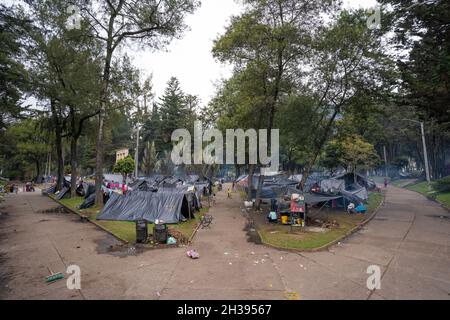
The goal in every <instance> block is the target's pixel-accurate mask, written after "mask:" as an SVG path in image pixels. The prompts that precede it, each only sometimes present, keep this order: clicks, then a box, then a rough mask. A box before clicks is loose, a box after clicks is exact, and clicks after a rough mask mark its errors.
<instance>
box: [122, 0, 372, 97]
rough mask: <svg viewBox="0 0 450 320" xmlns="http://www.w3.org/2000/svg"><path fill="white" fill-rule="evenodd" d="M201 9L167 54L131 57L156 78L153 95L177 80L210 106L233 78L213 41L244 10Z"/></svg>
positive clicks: (357, 3)
mask: <svg viewBox="0 0 450 320" xmlns="http://www.w3.org/2000/svg"><path fill="white" fill-rule="evenodd" d="M201 2H202V5H201V7H200V8H199V9H198V10H197V11H196V12H195V13H194V14H193V15H190V16H188V18H187V19H186V23H187V25H188V26H189V27H190V31H187V32H185V34H184V36H183V38H182V39H181V40H175V41H173V42H172V43H171V44H170V45H169V46H168V47H167V48H166V50H167V52H166V51H159V52H146V51H141V52H138V53H130V54H131V56H132V57H134V64H135V65H136V66H137V67H139V68H140V69H142V70H143V71H144V72H145V74H146V75H149V74H150V73H152V74H153V87H154V93H155V94H156V96H157V97H160V96H161V95H162V93H163V92H164V88H165V87H166V84H167V81H168V80H169V78H170V77H172V76H175V77H177V78H178V80H180V83H181V87H182V89H183V90H184V91H185V92H186V93H189V94H194V95H198V96H199V97H200V99H201V100H202V104H206V103H208V101H209V100H210V99H211V98H212V96H213V95H214V93H215V86H214V84H215V83H216V82H217V81H218V80H220V79H221V78H228V77H229V76H230V75H231V67H230V66H227V65H223V64H221V63H219V62H217V61H215V60H214V58H213V56H212V53H211V48H212V45H213V40H214V39H216V38H217V36H218V35H220V34H222V33H223V32H224V30H225V27H226V26H227V25H228V23H229V21H230V17H231V16H232V15H237V14H239V13H240V12H241V10H242V7H241V6H240V4H239V3H238V2H236V1H235V0H201ZM344 5H345V7H347V8H349V7H352V8H358V7H364V8H371V7H374V6H375V5H376V1H375V0H344Z"/></svg>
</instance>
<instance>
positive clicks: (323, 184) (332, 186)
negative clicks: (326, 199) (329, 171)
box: [320, 179, 345, 194]
mask: <svg viewBox="0 0 450 320" xmlns="http://www.w3.org/2000/svg"><path fill="white" fill-rule="evenodd" d="M344 189H345V181H344V180H338V179H324V180H322V181H320V191H321V192H324V193H329V194H337V193H339V192H341V190H344Z"/></svg>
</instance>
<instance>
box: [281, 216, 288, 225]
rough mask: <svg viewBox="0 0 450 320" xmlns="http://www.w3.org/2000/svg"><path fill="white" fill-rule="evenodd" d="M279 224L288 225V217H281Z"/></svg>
mask: <svg viewBox="0 0 450 320" xmlns="http://www.w3.org/2000/svg"><path fill="white" fill-rule="evenodd" d="M281 223H282V224H288V216H281Z"/></svg>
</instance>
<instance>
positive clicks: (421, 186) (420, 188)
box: [406, 181, 429, 196]
mask: <svg viewBox="0 0 450 320" xmlns="http://www.w3.org/2000/svg"><path fill="white" fill-rule="evenodd" d="M406 188H407V189H409V190H412V191H416V192H419V193H421V194H423V195H425V196H427V195H429V192H428V183H427V182H426V181H422V182H419V183H416V184H412V185H410V186H407V187H406Z"/></svg>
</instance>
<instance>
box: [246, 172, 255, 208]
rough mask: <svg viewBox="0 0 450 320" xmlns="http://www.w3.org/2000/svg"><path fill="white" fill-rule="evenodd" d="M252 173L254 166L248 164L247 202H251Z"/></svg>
mask: <svg viewBox="0 0 450 320" xmlns="http://www.w3.org/2000/svg"><path fill="white" fill-rule="evenodd" d="M253 171H254V165H253V164H249V165H248V178H247V179H248V180H247V189H248V192H247V200H248V201H252V189H253Z"/></svg>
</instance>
